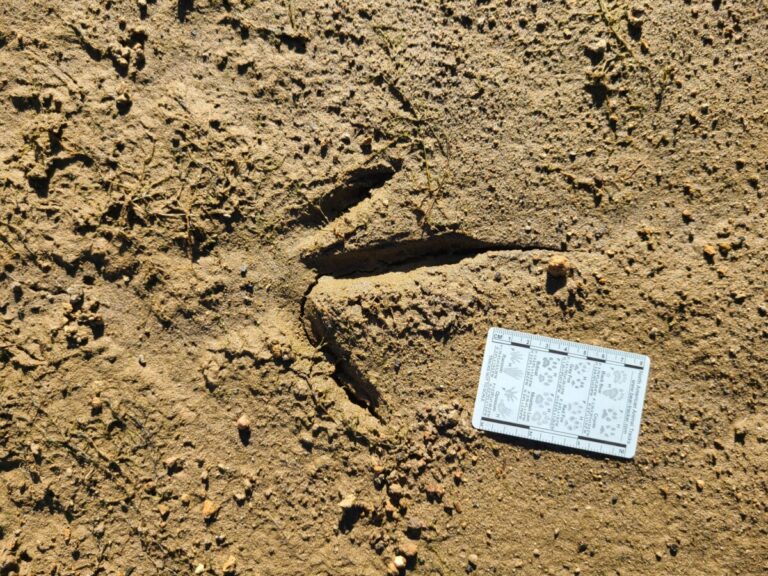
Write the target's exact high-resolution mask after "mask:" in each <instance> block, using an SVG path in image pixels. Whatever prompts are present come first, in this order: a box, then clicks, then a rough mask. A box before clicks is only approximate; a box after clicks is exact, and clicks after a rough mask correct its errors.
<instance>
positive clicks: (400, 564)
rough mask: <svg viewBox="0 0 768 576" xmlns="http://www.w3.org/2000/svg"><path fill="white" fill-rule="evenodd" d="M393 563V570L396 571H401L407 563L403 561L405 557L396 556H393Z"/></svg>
mask: <svg viewBox="0 0 768 576" xmlns="http://www.w3.org/2000/svg"><path fill="white" fill-rule="evenodd" d="M393 563H394V565H395V568H397V569H398V570H402V569H403V568H405V566H406V564H408V561H407V560H406V559H405V556H400V555H399V554H398V555H397V556H395V559H394V560H393Z"/></svg>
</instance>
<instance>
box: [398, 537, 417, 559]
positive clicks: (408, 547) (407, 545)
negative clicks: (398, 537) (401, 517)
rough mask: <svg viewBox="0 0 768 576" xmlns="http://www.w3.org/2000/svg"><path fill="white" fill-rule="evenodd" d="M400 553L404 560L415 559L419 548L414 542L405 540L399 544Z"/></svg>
mask: <svg viewBox="0 0 768 576" xmlns="http://www.w3.org/2000/svg"><path fill="white" fill-rule="evenodd" d="M400 553H401V554H402V555H403V556H405V557H406V558H415V557H416V555H417V554H418V553H419V547H418V546H417V545H416V543H415V542H411V541H410V540H406V541H405V542H403V543H401V544H400Z"/></svg>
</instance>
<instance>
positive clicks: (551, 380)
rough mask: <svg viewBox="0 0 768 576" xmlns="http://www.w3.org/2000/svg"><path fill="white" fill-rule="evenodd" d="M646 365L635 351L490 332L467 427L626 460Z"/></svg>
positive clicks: (640, 409)
mask: <svg viewBox="0 0 768 576" xmlns="http://www.w3.org/2000/svg"><path fill="white" fill-rule="evenodd" d="M650 367H651V360H650V358H648V357H647V356H642V355H640V354H631V353H629V352H621V351H619V350H610V349H608V348H600V347H598V346H590V345H587V344H579V343H577V342H569V341H567V340H557V339H555V338H547V337H546V336H537V335H535V334H526V333H525V332H515V331H513V330H504V329H502V328H491V329H490V330H489V331H488V339H487V341H486V344H485V356H484V357H483V367H482V370H481V372H480V385H479V387H478V390H477V399H476V400H475V410H474V413H473V416H472V425H473V426H474V427H475V428H478V429H480V430H486V431H488V432H495V433H498V434H506V435H507V436H516V437H518V438H526V439H529V440H535V441H538V442H547V443H549V444H557V445H559V446H568V447H570V448H576V449H579V450H587V451H590V452H599V453H601V454H609V455H611V456H618V457H621V458H632V457H633V456H634V455H635V448H636V447H637V437H638V434H639V432H640V417H641V415H642V412H643V400H644V399H645V388H646V384H647V383H648V371H649V369H650Z"/></svg>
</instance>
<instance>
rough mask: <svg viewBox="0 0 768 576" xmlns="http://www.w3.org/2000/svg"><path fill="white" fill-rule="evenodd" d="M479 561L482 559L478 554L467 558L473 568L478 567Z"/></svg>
mask: <svg viewBox="0 0 768 576" xmlns="http://www.w3.org/2000/svg"><path fill="white" fill-rule="evenodd" d="M479 561H480V559H479V558H478V557H477V554H470V555H469V556H467V563H468V564H469V565H470V566H471V567H473V568H474V567H476V566H477V563H478V562H479Z"/></svg>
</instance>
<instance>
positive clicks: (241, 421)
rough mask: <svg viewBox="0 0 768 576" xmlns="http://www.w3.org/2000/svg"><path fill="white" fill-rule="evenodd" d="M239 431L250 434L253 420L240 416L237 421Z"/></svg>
mask: <svg viewBox="0 0 768 576" xmlns="http://www.w3.org/2000/svg"><path fill="white" fill-rule="evenodd" d="M237 429H238V430H240V432H249V431H250V430H251V419H250V418H248V416H246V415H245V414H243V415H242V416H240V418H238V419H237Z"/></svg>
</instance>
